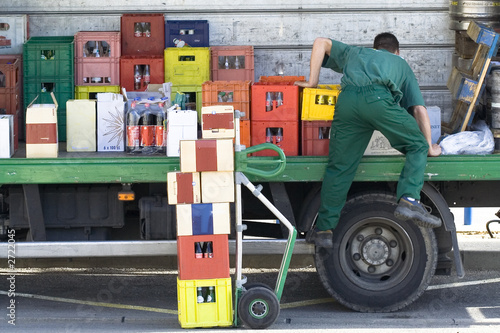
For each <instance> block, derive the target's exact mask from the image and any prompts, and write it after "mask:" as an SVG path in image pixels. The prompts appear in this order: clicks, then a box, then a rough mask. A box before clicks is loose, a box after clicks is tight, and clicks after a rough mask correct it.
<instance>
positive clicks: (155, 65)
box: [120, 56, 165, 91]
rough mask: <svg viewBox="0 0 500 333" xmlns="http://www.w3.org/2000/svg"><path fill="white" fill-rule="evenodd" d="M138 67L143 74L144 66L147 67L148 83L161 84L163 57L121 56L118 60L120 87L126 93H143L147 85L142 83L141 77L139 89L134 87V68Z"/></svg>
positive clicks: (142, 78) (162, 80)
mask: <svg viewBox="0 0 500 333" xmlns="http://www.w3.org/2000/svg"><path fill="white" fill-rule="evenodd" d="M136 65H138V66H140V67H139V69H140V73H141V74H143V71H144V69H145V66H146V65H149V73H150V80H151V82H150V83H153V84H161V83H164V82H165V80H164V78H163V73H164V71H163V56H144V57H136V56H122V57H121V58H120V85H121V86H122V87H124V88H125V89H126V90H127V91H145V90H146V88H147V86H148V85H147V83H146V82H144V76H143V75H141V82H140V89H135V87H134V71H135V66H136Z"/></svg>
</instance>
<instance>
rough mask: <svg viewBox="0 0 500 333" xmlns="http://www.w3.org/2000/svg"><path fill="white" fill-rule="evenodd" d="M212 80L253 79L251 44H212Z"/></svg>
mask: <svg viewBox="0 0 500 333" xmlns="http://www.w3.org/2000/svg"><path fill="white" fill-rule="evenodd" d="M210 51H211V54H212V80H214V81H246V80H250V81H252V82H253V81H255V77H254V76H255V69H254V51H253V46H251V45H250V46H212V47H210Z"/></svg>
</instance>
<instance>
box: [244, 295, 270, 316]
mask: <svg viewBox="0 0 500 333" xmlns="http://www.w3.org/2000/svg"><path fill="white" fill-rule="evenodd" d="M248 310H249V312H250V315H251V316H252V317H254V318H256V319H262V318H264V317H266V316H267V313H268V312H269V304H267V302H266V301H265V300H263V299H261V298H259V299H255V300H253V301H252V302H251V303H250V305H249V306H248Z"/></svg>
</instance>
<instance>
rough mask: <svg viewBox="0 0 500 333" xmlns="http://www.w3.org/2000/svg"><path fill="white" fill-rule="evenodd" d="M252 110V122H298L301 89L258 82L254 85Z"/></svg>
mask: <svg viewBox="0 0 500 333" xmlns="http://www.w3.org/2000/svg"><path fill="white" fill-rule="evenodd" d="M280 101H281V102H280ZM268 104H269V108H267V107H268ZM280 104H281V105H280ZM251 110H252V111H251V117H250V120H252V121H290V122H294V121H298V120H299V110H300V109H299V87H298V86H294V85H293V84H274V83H265V82H256V83H254V84H253V85H252V106H251ZM267 110H270V111H267Z"/></svg>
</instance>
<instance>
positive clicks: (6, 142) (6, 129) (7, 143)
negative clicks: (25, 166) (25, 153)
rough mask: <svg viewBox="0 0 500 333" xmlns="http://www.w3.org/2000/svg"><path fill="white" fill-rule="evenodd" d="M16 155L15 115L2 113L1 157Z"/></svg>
mask: <svg viewBox="0 0 500 333" xmlns="http://www.w3.org/2000/svg"><path fill="white" fill-rule="evenodd" d="M12 155H14V116H13V115H11V114H8V115H0V158H9V157H11V156H12Z"/></svg>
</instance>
